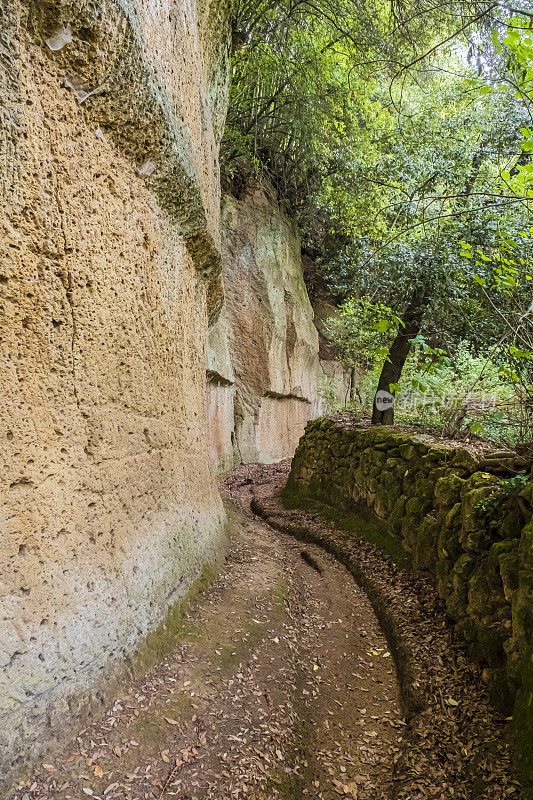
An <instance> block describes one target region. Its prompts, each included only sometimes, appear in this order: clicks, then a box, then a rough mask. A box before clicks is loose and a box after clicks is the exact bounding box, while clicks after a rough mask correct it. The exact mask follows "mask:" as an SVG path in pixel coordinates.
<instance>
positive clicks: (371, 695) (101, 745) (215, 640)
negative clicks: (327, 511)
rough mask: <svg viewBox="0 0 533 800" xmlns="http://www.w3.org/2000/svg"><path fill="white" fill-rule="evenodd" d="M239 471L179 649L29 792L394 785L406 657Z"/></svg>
mask: <svg viewBox="0 0 533 800" xmlns="http://www.w3.org/2000/svg"><path fill="white" fill-rule="evenodd" d="M250 483H251V481H250V479H249V478H248V477H244V478H242V479H240V478H239V476H238V474H237V475H236V476H235V477H234V478H233V479H231V480H229V481H228V482H227V495H228V496H227V501H228V510H229V516H230V525H229V528H230V531H231V541H230V546H229V549H228V554H227V558H226V561H225V564H224V566H223V568H222V571H221V573H220V575H219V577H218V578H217V580H216V581H215V583H214V584H213V586H212V587H211V588H210V589H209V590H207V592H206V593H205V594H203V595H202V596H201V598H200V599H199V601H198V602H197V604H196V606H195V607H194V608H193V609H192V610H191V611H190V613H189V614H188V615H187V619H186V620H185V622H184V624H183V627H182V630H181V631H180V634H179V640H178V643H177V645H176V648H175V650H174V651H173V652H172V653H171V654H170V656H169V657H168V658H166V659H165V660H164V661H163V662H162V663H160V664H158V665H157V666H156V667H155V668H154V669H152V670H151V671H150V672H148V673H147V674H146V675H145V676H144V677H143V679H142V680H140V681H138V682H136V683H134V684H132V685H131V686H129V687H126V689H125V690H124V691H123V693H122V694H121V695H120V696H119V697H117V698H116V700H115V703H114V704H113V705H112V706H110V707H109V709H108V711H107V713H106V715H105V716H104V718H103V719H102V720H101V721H100V722H99V723H96V724H94V725H92V726H91V727H89V728H87V729H86V730H85V731H84V732H82V734H81V735H80V736H79V737H78V739H77V741H76V743H75V745H74V746H72V747H71V748H69V749H67V750H66V751H65V752H63V753H60V754H57V755H56V756H54V757H53V758H52V757H51V758H50V759H49V761H50V763H49V764H46V765H44V766H41V767H40V768H39V769H37V770H36V772H35V773H34V774H33V775H32V776H31V778H30V779H29V780H28V781H27V782H24V784H21V785H20V786H19V787H18V789H17V791H16V792H15V793H13V794H12V795H10V798H16V800H40V798H46V797H54V798H58V799H59V798H61V799H63V798H64V800H68V799H69V798H72V799H73V800H83V798H87V797H93V798H95V800H116V799H117V798H121V799H122V800H148V798H161V799H162V798H164V797H176V798H183V800H185V799H186V798H187V800H195V798H197V800H204V799H205V800H207V798H213V800H215V798H216V800H226V798H227V799H228V800H235V799H237V800H238V799H240V798H252V799H253V800H267V798H268V799H273V798H293V799H295V798H306V797H309V798H313V800H314V799H315V798H324V800H332V798H339V797H347V798H359V800H377V798H384V797H386V796H387V792H388V788H387V787H388V786H389V781H390V776H391V769H392V764H393V761H394V759H395V758H397V756H398V752H399V749H400V748H401V741H402V734H403V731H404V723H403V720H402V716H401V710H400V704H399V692H398V686H397V682H396V675H395V670H394V665H393V659H392V658H391V656H390V653H389V650H388V646H387V642H386V640H385V637H384V635H383V633H382V632H381V630H380V628H379V625H378V623H377V620H376V617H375V615H374V613H373V611H372V608H371V606H370V603H369V601H368V599H367V597H366V595H365V594H364V593H363V592H362V591H361V590H360V589H359V588H358V587H357V586H356V584H355V582H354V580H353V578H352V577H351V575H350V574H349V573H348V572H347V570H346V569H345V568H344V567H343V566H341V565H340V564H339V563H338V562H337V561H336V560H335V559H334V558H332V557H331V556H329V555H327V554H326V553H324V551H322V550H320V549H319V548H316V547H314V546H311V545H310V546H307V545H306V546H305V555H304V556H302V550H303V548H302V546H301V545H300V544H298V542H296V541H295V540H294V539H293V538H292V537H289V536H287V535H285V534H282V533H278V532H276V531H274V530H273V529H272V528H270V527H269V526H268V525H266V524H265V523H263V522H261V521H259V520H257V519H255V518H253V517H252V515H251V513H250V510H249V503H250V499H251V492H250Z"/></svg>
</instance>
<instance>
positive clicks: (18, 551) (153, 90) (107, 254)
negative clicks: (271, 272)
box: [0, 0, 228, 778]
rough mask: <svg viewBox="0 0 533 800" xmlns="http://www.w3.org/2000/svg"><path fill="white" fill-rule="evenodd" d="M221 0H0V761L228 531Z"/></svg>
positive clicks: (69, 711)
mask: <svg viewBox="0 0 533 800" xmlns="http://www.w3.org/2000/svg"><path fill="white" fill-rule="evenodd" d="M227 19H228V10H227V9H226V8H224V7H223V4H221V3H220V2H218V3H212V4H211V5H210V4H209V3H202V4H201V5H199V4H196V3H195V2H194V0H193V2H184V0H166V2H163V3H158V4H156V3H153V2H149V1H148V0H121V1H120V2H119V1H118V0H117V2H114V0H91V2H85V0H79V2H72V0H67V2H62V3H59V2H55V0H50V2H45V0H38V1H37V2H32V3H25V2H19V1H18V0H5V2H3V4H2V7H1V9H0V91H1V94H2V106H1V107H0V117H1V126H0V160H1V170H0V181H1V193H2V199H3V212H2V216H1V218H0V318H1V341H0V351H1V352H0V369H1V376H0V380H1V385H2V392H1V394H0V440H1V441H2V448H1V456H2V473H1V484H2V486H1V495H0V519H1V522H0V537H1V548H0V572H1V584H0V663H1V677H0V729H1V733H0V774H2V776H3V777H5V778H10V777H12V776H13V775H14V774H15V773H16V770H17V769H18V768H19V767H20V766H28V765H30V764H31V762H32V761H33V760H34V759H35V758H36V757H37V756H38V755H39V754H40V753H41V752H43V751H45V750H49V749H50V747H51V745H53V743H54V742H55V741H56V740H57V739H60V738H61V737H62V736H63V735H64V734H65V732H67V731H68V730H69V729H71V730H74V729H75V726H76V724H79V721H80V719H81V718H82V717H83V716H84V715H86V714H87V713H89V712H90V711H91V708H94V705H95V704H98V702H99V701H101V697H102V696H103V693H104V688H103V687H104V686H106V685H109V682H108V679H109V677H110V676H111V675H113V674H116V671H117V670H118V668H119V666H120V665H123V664H124V661H125V658H126V657H127V656H129V655H131V654H132V653H133V652H134V650H135V648H136V646H137V644H138V643H139V641H140V640H141V639H142V637H143V636H144V634H146V633H147V631H149V630H150V629H151V628H153V627H154V626H155V625H157V623H159V622H160V621H161V620H162V619H163V618H164V616H165V613H166V612H167V610H168V609H169V607H170V606H172V604H173V603H174V602H175V601H176V600H177V599H178V598H179V597H180V596H181V595H183V594H184V592H185V591H186V589H187V587H188V585H190V583H191V581H193V580H194V579H195V578H196V577H197V576H198V575H199V574H200V572H201V570H202V566H203V564H205V563H206V562H208V561H211V560H213V559H215V558H216V557H217V555H218V554H219V553H220V550H221V546H222V541H223V535H222V531H223V512H222V508H221V503H220V499H219V495H218V492H217V490H216V484H215V480H214V474H213V470H212V468H211V466H210V465H209V462H208V459H207V458H206V447H205V438H204V424H205V423H204V419H205V345H206V335H207V315H208V312H209V311H210V312H211V313H212V314H213V315H215V314H216V312H217V310H218V307H219V305H220V289H219V285H220V284H219V282H220V279H219V277H218V273H219V269H220V252H219V184H218V141H219V138H220V135H221V131H222V127H223V121H224V114H225V107H226V100H227V64H228V46H227V27H228V26H227ZM47 40H48V44H47V43H46V42H47ZM217 282H218V284H217ZM208 283H209V284H210V291H209V292H206V289H207V287H208ZM206 294H208V295H209V297H210V298H212V306H211V308H210V309H209V308H208V302H207V299H206Z"/></svg>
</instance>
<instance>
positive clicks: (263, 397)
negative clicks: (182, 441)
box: [208, 187, 348, 471]
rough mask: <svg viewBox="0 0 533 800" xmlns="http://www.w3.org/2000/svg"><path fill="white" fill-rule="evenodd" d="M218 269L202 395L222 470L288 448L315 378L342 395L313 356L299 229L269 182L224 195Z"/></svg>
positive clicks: (329, 364)
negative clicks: (219, 303)
mask: <svg viewBox="0 0 533 800" xmlns="http://www.w3.org/2000/svg"><path fill="white" fill-rule="evenodd" d="M222 275H223V283H224V295H225V303H224V306H223V308H222V310H221V313H220V316H219V318H218V320H217V321H216V323H215V324H214V325H213V326H212V328H211V332H210V347H209V357H208V398H209V400H208V402H209V408H210V427H211V431H210V434H209V438H210V441H211V442H212V457H213V459H214V460H215V462H216V463H217V464H218V468H219V469H220V470H222V471H224V470H226V469H229V468H230V467H231V466H233V465H234V464H238V463H241V462H245V463H246V462H258V461H259V462H267V463H268V462H272V461H278V460H280V459H282V458H286V457H288V456H292V454H293V453H294V450H295V448H296V445H297V444H298V441H299V439H300V437H301V435H302V434H303V431H304V428H305V424H306V422H307V421H308V420H309V419H311V418H313V417H316V416H317V415H319V414H322V413H324V411H325V410H326V403H325V401H324V399H323V398H322V396H321V389H322V387H323V386H324V385H325V384H326V383H327V384H328V385H329V386H331V387H332V388H333V389H334V391H335V392H336V394H337V396H338V397H339V398H341V399H344V397H345V394H346V389H347V379H348V376H347V374H346V373H345V371H344V370H343V368H342V367H341V365H340V364H339V363H338V362H336V361H334V360H332V359H330V360H327V361H323V362H322V361H321V360H320V357H319V341H318V332H317V329H316V327H315V325H314V321H313V309H312V307H311V304H310V301H309V297H308V295H307V290H306V288H305V283H304V279H303V272H302V262H301V247H300V239H299V236H298V231H297V228H296V225H295V224H294V223H293V222H292V221H291V220H290V219H289V218H288V217H287V215H286V214H285V213H284V212H283V211H282V209H281V208H280V207H279V205H278V203H277V202H276V199H275V197H274V195H273V193H272V192H269V190H268V187H263V188H255V189H254V188H250V189H249V190H248V192H247V193H246V195H245V197H244V198H242V199H241V200H237V199H236V198H234V197H231V196H227V197H225V198H224V202H223V205H222Z"/></svg>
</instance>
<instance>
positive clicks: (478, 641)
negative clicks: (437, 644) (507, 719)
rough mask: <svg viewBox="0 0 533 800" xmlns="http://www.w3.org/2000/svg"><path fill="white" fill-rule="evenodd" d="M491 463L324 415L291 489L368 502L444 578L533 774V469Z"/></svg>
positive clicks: (456, 615) (462, 629) (349, 505)
mask: <svg viewBox="0 0 533 800" xmlns="http://www.w3.org/2000/svg"><path fill="white" fill-rule="evenodd" d="M495 463H496V464H497V459H496V461H495ZM484 467H485V464H484V463H482V464H478V462H477V461H476V459H475V458H474V457H473V456H472V455H471V454H470V453H469V452H467V451H466V450H463V449H460V448H447V447H444V446H437V445H435V444H431V443H429V442H427V441H424V437H417V436H413V435H406V434H404V433H401V432H398V431H396V430H395V429H392V428H386V427H381V426H376V427H374V428H367V429H364V428H358V427H357V426H352V427H350V426H345V425H342V424H339V423H336V422H334V421H332V420H328V419H324V420H315V421H313V422H310V423H309V425H308V426H307V429H306V433H305V436H304V437H303V438H302V440H301V441H300V444H299V446H298V449H297V451H296V454H295V456H294V460H293V463H292V468H291V473H290V476H289V480H288V483H287V492H288V493H295V494H298V495H304V496H307V497H311V498H313V499H316V500H322V501H324V502H325V503H327V504H329V505H332V506H336V507H340V508H343V509H346V510H354V509H357V508H358V506H359V505H360V504H363V505H364V506H366V507H369V508H370V509H372V510H373V511H374V512H375V513H376V515H377V516H378V517H380V518H382V519H383V520H386V522H387V523H388V528H389V531H390V533H391V534H392V535H393V536H395V537H399V539H400V541H401V542H402V544H403V547H404V549H405V550H406V551H407V552H408V553H409V554H410V555H411V557H412V561H413V564H414V565H415V566H416V567H418V568H421V569H426V570H429V571H431V572H432V573H433V574H434V575H435V577H436V588H437V591H438V593H439V595H440V597H441V598H442V599H443V600H444V601H445V603H446V608H447V611H448V614H449V616H450V617H451V619H452V620H454V622H455V625H456V630H457V631H458V633H459V635H460V636H461V637H462V638H463V639H465V640H466V641H467V642H468V643H469V647H470V651H471V654H472V656H473V657H474V658H476V659H477V660H479V661H480V662H481V663H482V664H483V666H484V673H483V675H484V678H485V680H486V682H487V685H488V688H489V691H490V693H491V696H492V699H493V701H494V703H495V704H496V706H497V707H498V708H499V709H500V710H501V711H502V712H503V713H512V712H513V709H514V724H515V729H516V734H517V741H518V745H519V747H518V750H519V761H520V766H521V769H522V772H523V774H524V775H525V776H527V777H528V778H529V779H533V748H532V747H531V743H532V741H533V518H532V511H533V475H530V476H524V478H523V479H518V481H515V482H512V481H511V483H509V480H508V479H502V478H500V477H498V476H497V475H494V474H491V473H490V472H486V471H484Z"/></svg>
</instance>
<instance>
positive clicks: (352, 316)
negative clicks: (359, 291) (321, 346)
mask: <svg viewBox="0 0 533 800" xmlns="http://www.w3.org/2000/svg"><path fill="white" fill-rule="evenodd" d="M399 324H400V320H399V319H398V316H397V315H396V314H395V313H394V312H393V311H392V309H391V308H389V306H386V305H384V304H383V303H379V302H377V303H373V302H372V300H371V299H370V298H369V297H367V296H365V297H361V298H356V297H352V298H350V299H349V300H347V301H346V302H345V303H343V304H342V305H341V306H340V308H339V311H338V313H337V315H336V316H334V317H331V318H330V319H329V320H328V321H327V323H326V334H327V336H328V338H329V340H330V341H331V342H332V343H333V344H334V345H335V347H336V349H337V352H338V353H339V357H340V359H341V360H342V362H343V363H344V364H345V365H346V366H347V367H356V368H359V369H361V370H365V371H367V370H370V369H373V368H374V367H375V365H376V364H377V363H382V362H383V359H384V357H385V354H386V352H387V350H388V346H389V343H390V340H391V334H392V335H394V333H395V332H396V329H397V327H398V325H399Z"/></svg>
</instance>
